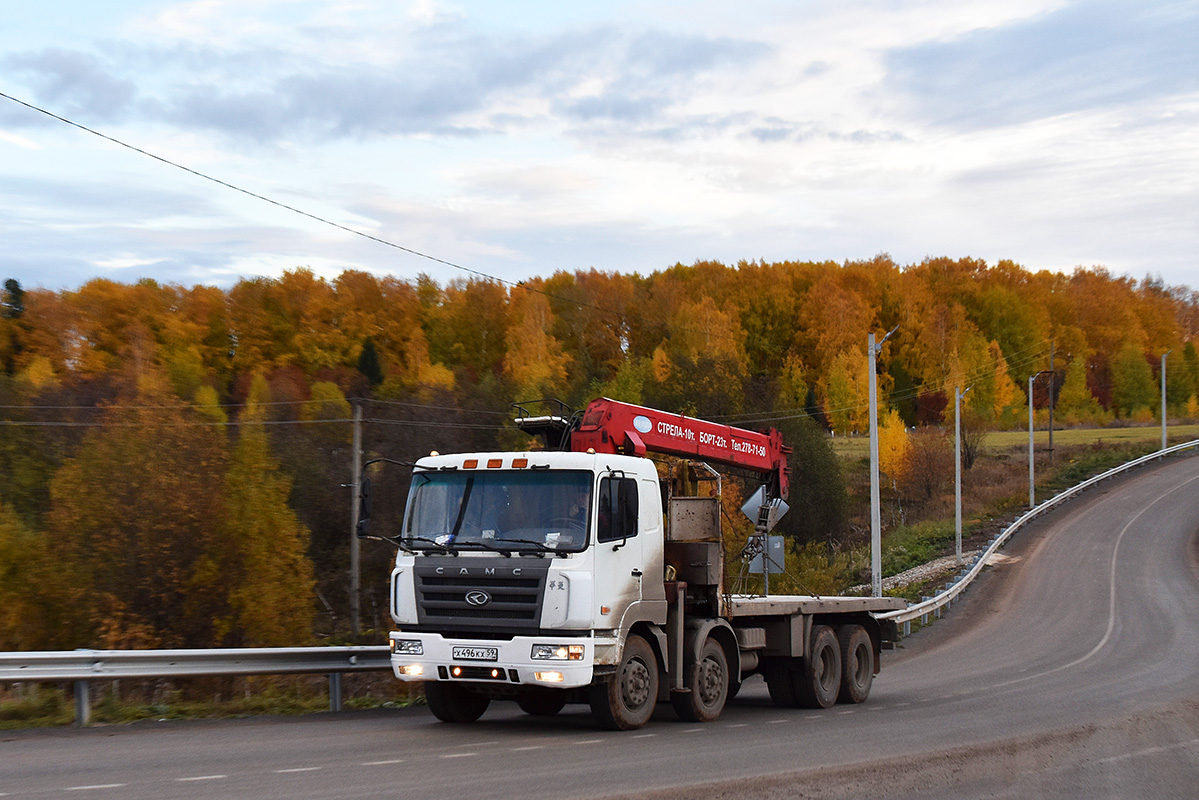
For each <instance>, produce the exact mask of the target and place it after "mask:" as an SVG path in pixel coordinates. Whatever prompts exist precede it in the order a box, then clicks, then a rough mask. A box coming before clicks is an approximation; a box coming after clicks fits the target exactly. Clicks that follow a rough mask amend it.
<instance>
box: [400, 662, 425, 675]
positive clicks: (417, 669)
mask: <svg viewBox="0 0 1199 800" xmlns="http://www.w3.org/2000/svg"><path fill="white" fill-rule="evenodd" d="M399 673H400V674H401V675H410V676H413V677H416V676H419V675H423V674H425V668H424V667H422V666H421V665H420V664H405V665H404V666H402V667H400V668H399Z"/></svg>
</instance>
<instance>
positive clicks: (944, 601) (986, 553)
mask: <svg viewBox="0 0 1199 800" xmlns="http://www.w3.org/2000/svg"><path fill="white" fill-rule="evenodd" d="M1192 447H1199V439H1197V440H1195V441H1192V442H1185V443H1183V444H1178V445H1174V446H1173V447H1168V448H1166V449H1165V450H1158V451H1156V452H1154V453H1150V454H1149V455H1147V456H1142V457H1141V458H1138V459H1135V460H1133V461H1129V462H1128V463H1127V464H1121V465H1120V466H1118V467H1115V468H1114V469H1110V470H1108V471H1107V472H1104V473H1102V474H1100V475H1096V476H1095V477H1093V478H1089V479H1088V480H1085V481H1083V482H1082V483H1080V484H1078V485H1077V486H1074V487H1072V488H1070V489H1066V490H1065V491H1064V492H1062V493H1061V494H1058V495H1056V496H1055V497H1053V498H1052V499H1051V500H1046V501H1045V502H1044V503H1041V504H1040V505H1039V506H1037V507H1036V508H1033V509H1031V510H1029V511H1028V512H1026V513H1025V514H1024V515H1023V516H1021V517H1020V518H1019V519H1017V520H1016V521H1015V522H1013V523H1012V524H1011V525H1009V526H1008V527H1007V528H1006V529H1004V531H1003V533H1000V534H998V535H996V536H995V537H994V538H993V539H992V540H991V542H990V544H989V545H988V546H987V548H986V549H985V550H983V551H981V552H980V553H979V554H978V555H977V556H975V558H974V561H973V563H972V564H971V566H970V568H969V569H968V570H966V571H964V572H962V573H960V574H959V575H958V577H957V578H956V579H955V580H954V581H953V582H951V583H949V584H948V585H947V586H946V587H945V589H944V590H943V591H941V592H940V593H938V594H937V595H935V596H933V597H930V598H928V599H926V600H923V601H922V602H919V603H916V604H915V605H911V606H908V607H907V608H905V609H903V610H901V611H888V612H885V613H882V614H876V615H875V616H876V617H877V618H879V619H889V620H893V621H895V622H897V623H903V635H904V636H907V635H908V634H909V633H911V623H912V621H913V620H916V619H922V620H923V621H924V622H925V623H927V621H928V615H929V614H936V615H937V616H940V615H941V609H943V608H944V607H945V606H948V605H949V604H950V603H952V602H953V601H954V600H956V599H957V598H958V596H959V595H960V594H961V593H962V592H964V591H966V588H967V587H968V586H969V585H970V582H971V581H973V580H974V579H975V578H976V577H978V574H979V573H980V572H982V570H983V567H985V566H986V564H987V559H988V558H990V557H991V556H992V555H994V554H995V552H996V551H997V550H999V548H1001V547H1003V546H1004V545H1005V544H1006V543H1007V541H1008V540H1009V539H1011V538H1012V536H1014V535H1015V534H1016V533H1017V532H1018V531H1019V530H1020V529H1021V528H1023V527H1024V526H1025V525H1027V524H1028V523H1029V522H1031V521H1032V520H1034V519H1036V518H1037V517H1039V516H1040V515H1041V514H1044V513H1045V512H1046V511H1049V510H1050V509H1052V508H1055V507H1057V506H1058V505H1059V504H1061V503H1063V502H1065V501H1066V500H1069V499H1070V498H1072V497H1074V496H1075V495H1077V494H1080V493H1082V492H1084V491H1086V490H1087V489H1089V488H1091V487H1092V486H1094V485H1096V484H1097V483H1100V482H1102V481H1104V480H1106V479H1108V478H1111V477H1113V476H1115V475H1118V474H1120V473H1121V472H1124V471H1125V470H1129V469H1132V468H1134V467H1139V466H1141V465H1142V464H1146V463H1148V462H1150V461H1153V460H1154V459H1158V458H1162V457H1164V456H1168V455H1173V454H1174V453H1178V452H1181V451H1183V450H1187V449H1189V448H1192Z"/></svg>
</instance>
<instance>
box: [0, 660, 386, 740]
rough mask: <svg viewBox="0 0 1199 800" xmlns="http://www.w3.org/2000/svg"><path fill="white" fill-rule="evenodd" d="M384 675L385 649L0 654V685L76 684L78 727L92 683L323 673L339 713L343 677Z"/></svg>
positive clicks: (84, 721)
mask: <svg viewBox="0 0 1199 800" xmlns="http://www.w3.org/2000/svg"><path fill="white" fill-rule="evenodd" d="M384 670H387V671H390V670H391V658H390V652H389V648H388V647H387V646H385V645H382V646H347V647H258V648H249V647H247V648H221V649H212V650H50V651H34V652H26V653H22V652H16V653H0V682H4V683H7V682H39V681H74V683H75V723H76V724H77V725H86V724H88V722H89V721H90V718H91V691H90V684H89V681H93V680H118V679H120V678H182V677H211V676H220V675H294V674H322V673H323V674H326V675H328V676H329V707H330V709H331V710H333V711H340V710H341V676H342V674H343V673H346V672H379V671H384Z"/></svg>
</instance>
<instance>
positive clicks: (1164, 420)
mask: <svg viewBox="0 0 1199 800" xmlns="http://www.w3.org/2000/svg"><path fill="white" fill-rule="evenodd" d="M1173 352H1174V351H1173V350H1167V351H1166V352H1164V353H1162V449H1163V450H1165V449H1166V356H1168V355H1170V354H1171V353H1173Z"/></svg>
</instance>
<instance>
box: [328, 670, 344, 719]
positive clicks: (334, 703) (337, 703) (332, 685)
mask: <svg viewBox="0 0 1199 800" xmlns="http://www.w3.org/2000/svg"><path fill="white" fill-rule="evenodd" d="M329 710H330V711H341V673H340V672H330V673H329Z"/></svg>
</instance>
